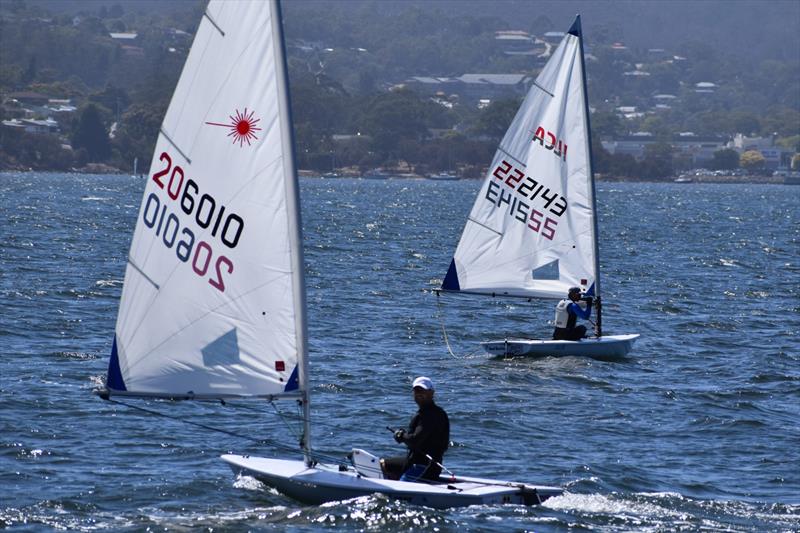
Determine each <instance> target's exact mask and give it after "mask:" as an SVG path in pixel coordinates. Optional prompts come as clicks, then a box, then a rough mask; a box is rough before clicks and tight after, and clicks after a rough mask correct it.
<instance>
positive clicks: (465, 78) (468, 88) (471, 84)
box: [405, 74, 531, 105]
mask: <svg viewBox="0 0 800 533" xmlns="http://www.w3.org/2000/svg"><path fill="white" fill-rule="evenodd" d="M530 83H531V78H530V77H529V76H527V75H526V74H463V75H461V76H458V77H430V76H414V77H413V78H410V79H408V80H406V82H405V85H406V86H407V87H409V88H411V89H412V90H414V91H415V92H417V93H420V94H429V95H432V96H435V95H436V94H437V93H441V94H447V95H450V97H449V98H450V100H453V97H454V96H455V97H457V99H458V100H459V101H460V102H464V103H467V104H468V105H472V104H476V105H477V103H478V102H479V101H480V100H482V99H484V100H485V99H488V100H496V99H501V98H516V97H520V96H525V94H527V92H528V89H529V88H530Z"/></svg>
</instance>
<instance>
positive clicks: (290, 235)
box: [98, 0, 562, 508]
mask: <svg viewBox="0 0 800 533" xmlns="http://www.w3.org/2000/svg"><path fill="white" fill-rule="evenodd" d="M293 144H294V141H293V136H292V123H291V117H290V105H289V91H288V82H287V73H286V61H285V52H284V44H283V36H282V27H281V16H280V6H279V5H278V3H277V1H270V2H225V1H221V0H219V1H218V0H212V1H211V2H210V3H209V4H208V7H207V9H206V11H205V13H204V16H203V20H202V22H201V24H200V27H199V29H198V31H197V36H196V37H195V40H194V43H193V45H192V48H191V50H190V53H189V56H188V58H187V60H186V65H185V67H184V70H183V72H182V74H181V77H180V79H179V81H178V85H177V86H176V89H175V93H174V95H173V98H172V101H171V103H170V106H169V108H168V110H167V114H166V116H165V118H164V122H163V124H162V126H161V131H160V134H159V137H158V141H157V144H156V150H155V153H154V155H153V162H152V165H151V176H150V177H149V178H148V181H147V185H146V188H145V191H144V197H143V200H142V205H141V208H140V210H139V217H138V220H137V223H136V229H135V231H134V235H133V240H132V243H131V248H130V253H129V256H128V263H127V267H126V272H125V283H124V286H123V290H122V297H121V301H120V306H119V315H118V318H117V325H116V331H115V337H114V343H113V346H112V351H111V359H110V363H109V367H108V376H107V379H106V384H105V385H106V386H105V388H104V389H103V390H100V391H98V394H99V395H100V396H101V397H103V398H105V399H109V400H111V399H113V398H117V397H134V398H152V399H158V398H162V399H171V400H192V399H194V400H224V399H243V400H244V399H250V400H261V401H269V402H276V401H281V400H288V401H290V402H299V403H300V405H301V406H302V419H303V431H302V438H301V439H300V441H301V442H300V446H299V450H298V451H302V454H303V458H302V459H298V460H283V459H272V458H264V457H253V456H248V455H233V454H228V455H223V456H222V459H223V460H224V461H225V462H227V463H228V464H229V465H230V467H231V468H232V469H233V470H234V471H235V472H237V473H242V474H247V475H249V476H253V477H255V478H257V479H258V480H260V481H262V482H263V483H265V484H266V485H269V486H271V487H274V488H275V489H277V490H279V491H281V492H283V493H284V494H286V495H288V496H291V497H293V498H296V499H298V500H300V501H303V502H309V503H321V502H327V501H333V500H343V499H347V498H352V497H356V496H363V495H369V494H373V493H381V494H384V495H387V496H389V497H392V498H397V499H402V500H406V501H409V502H412V503H416V504H421V505H428V506H432V507H442V508H444V507H453V506H463V505H471V504H495V503H519V504H536V503H540V502H542V501H544V500H545V499H547V498H549V497H551V496H554V495H558V494H561V492H562V490H561V489H560V488H558V487H544V486H535V485H528V484H524V483H515V482H508V481H499V480H491V479H479V478H471V477H461V476H454V475H447V476H443V477H442V478H441V479H440V481H439V482H437V483H430V484H427V483H415V482H408V481H392V480H388V479H383V476H382V474H381V472H380V468H378V467H377V464H378V459H377V458H376V457H375V456H373V455H371V454H369V453H367V452H364V451H363V450H353V452H352V453H351V454H350V457H351V462H350V463H347V462H346V461H340V462H339V463H337V462H336V461H337V460H336V459H334V460H333V461H332V462H330V464H325V463H324V462H323V456H320V455H318V454H316V453H314V452H313V451H312V449H311V438H310V437H311V431H310V430H311V424H310V405H309V394H310V390H309V377H308V352H307V346H308V342H307V332H306V297H305V286H304V273H303V250H302V238H301V225H300V209H299V193H298V181H297V171H296V168H295V160H294V146H293ZM115 401H116V400H115Z"/></svg>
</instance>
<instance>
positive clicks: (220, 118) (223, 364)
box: [107, 0, 308, 399]
mask: <svg viewBox="0 0 800 533" xmlns="http://www.w3.org/2000/svg"><path fill="white" fill-rule="evenodd" d="M280 24H281V22H280V18H279V7H278V5H277V3H276V2H274V1H271V2H224V1H219V0H212V1H211V2H209V4H208V7H207V9H206V13H205V16H204V17H203V19H202V21H201V23H200V26H199V28H198V31H197V35H196V37H195V40H194V43H193V45H192V48H191V50H190V52H189V55H188V57H187V60H186V64H185V66H184V69H183V71H182V73H181V76H180V78H179V80H178V84H177V86H176V88H175V92H174V93H173V97H172V100H171V101H170V105H169V108H168V109H167V113H166V115H165V117H164V121H163V124H162V125H161V128H160V134H159V137H158V140H157V143H156V149H155V151H154V153H153V160H152V163H151V167H150V176H149V177H148V180H147V185H146V187H145V191H144V194H143V198H142V205H141V207H140V210H139V216H138V219H137V223H136V229H135V231H134V236H133V239H132V242H131V247H130V253H129V260H128V263H127V266H126V273H125V283H124V286H123V291H122V297H121V300H120V308H119V315H118V317H117V326H116V332H115V339H114V347H113V349H112V352H113V353H112V360H111V364H110V365H109V376H108V379H107V387H108V393H109V394H110V395H117V394H119V395H125V396H129V397H134V396H137V397H148V398H172V399H224V398H282V397H293V398H296V397H305V396H306V393H307V388H308V385H307V383H308V381H307V375H306V374H307V372H306V370H305V365H306V340H305V339H306V326H305V288H304V285H303V281H302V268H303V266H302V265H303V259H302V247H301V235H300V231H299V225H300V220H299V208H298V202H299V199H298V194H297V183H296V181H297V175H296V169H295V165H294V150H293V139H292V136H291V127H292V126H291V117H290V116H289V115H288V106H289V102H288V92H287V88H286V84H287V83H288V82H287V79H286V75H285V65H284V64H283V54H284V50H283V43H282V35H281V31H280Z"/></svg>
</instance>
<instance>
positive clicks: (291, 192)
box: [271, 0, 312, 466]
mask: <svg viewBox="0 0 800 533" xmlns="http://www.w3.org/2000/svg"><path fill="white" fill-rule="evenodd" d="M271 4H272V17H271V19H272V31H273V35H275V37H276V39H275V41H276V46H275V49H274V53H275V64H276V65H277V67H278V68H276V69H275V70H276V77H277V86H278V100H279V102H280V111H279V114H280V117H281V123H282V124H283V126H284V127H283V128H282V130H281V143H282V144H283V153H284V157H285V160H286V162H285V164H284V165H283V168H284V173H285V183H286V208H287V211H288V212H289V220H290V221H291V222H292V224H290V226H293V227H291V229H290V233H291V239H290V244H291V246H292V251H291V261H292V285H293V286H294V308H295V334H296V342H297V356H298V360H299V363H298V366H299V369H298V370H299V372H298V385H299V388H300V390H301V391H302V395H301V399H300V401H301V402H302V407H303V437H302V442H301V445H302V447H303V456H304V459H305V463H306V465H307V466H311V464H312V460H311V418H310V415H311V409H310V391H309V389H308V344H307V339H308V327H307V320H306V285H305V276H304V269H305V262H304V259H303V235H302V224H301V219H300V191H299V184H298V182H297V168H296V167H295V148H294V147H295V144H294V128H293V126H292V102H291V97H290V93H289V71H288V68H287V65H286V46H285V44H284V40H283V16H282V14H281V4H280V1H279V0H271Z"/></svg>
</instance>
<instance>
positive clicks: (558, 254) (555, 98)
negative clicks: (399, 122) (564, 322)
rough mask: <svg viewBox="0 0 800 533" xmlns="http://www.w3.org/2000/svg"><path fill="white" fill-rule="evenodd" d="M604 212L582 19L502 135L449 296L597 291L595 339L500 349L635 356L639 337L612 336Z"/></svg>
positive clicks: (450, 276) (491, 347) (499, 345)
mask: <svg viewBox="0 0 800 533" xmlns="http://www.w3.org/2000/svg"><path fill="white" fill-rule="evenodd" d="M597 243H598V232H597V209H596V205H595V187H594V175H593V173H592V155H591V137H590V128H589V107H588V100H587V97H586V74H585V69H584V64H583V37H582V32H581V24H580V17H577V18H576V19H575V22H574V24H573V25H572V27H571V28H570V30H569V32H568V33H567V34H566V35H565V36H564V38H563V40H562V41H561V43H560V44H559V46H558V47H557V48H556V50H555V51H554V52H553V54H552V56H551V57H550V60H549V61H548V62H547V64H546V65H545V66H544V68H543V69H542V72H541V73H540V74H539V76H538V77H537V78H536V80H535V81H534V82H533V85H532V87H531V89H530V91H529V92H528V95H527V96H526V98H525V100H524V102H523V103H522V105H521V106H520V109H519V111H518V112H517V114H516V116H515V117H514V120H513V121H512V123H511V126H510V127H509V129H508V131H507V132H506V134H505V136H504V137H503V140H502V142H501V143H500V146H499V147H498V149H497V152H496V153H495V156H494V159H493V161H492V164H491V166H490V167H489V171H488V173H487V175H486V179H485V181H484V183H483V186H482V187H481V190H480V192H479V193H478V197H477V199H476V200H475V204H474V205H473V207H472V211H471V212H470V215H469V217H468V219H467V223H466V226H465V227H464V231H463V233H462V234H461V239H460V241H459V243H458V247H457V248H456V251H455V254H454V255H453V260H452V261H451V263H450V267H449V269H448V271H447V275H446V276H445V279H444V282H443V283H442V287H441V289H439V291H440V292H461V293H468V294H480V295H490V296H516V297H524V298H557V299H560V298H566V296H567V291H568V290H569V288H570V287H579V288H581V289H582V291H583V292H584V293H585V294H586V295H587V296H592V297H594V301H595V308H596V315H595V337H593V338H586V339H582V340H580V341H561V340H559V341H557V340H550V339H518V338H512V339H509V338H504V339H499V340H492V341H487V342H483V343H481V344H482V345H483V347H484V348H485V350H486V351H488V352H489V353H490V354H493V355H589V356H597V357H603V356H622V355H625V354H627V353H628V352H629V351H630V349H631V347H632V345H633V343H634V341H635V340H636V339H637V338H638V337H639V335H635V334H634V335H603V334H602V322H601V319H602V315H601V310H602V307H601V306H600V303H601V299H600V267H599V259H598V244H597Z"/></svg>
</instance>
